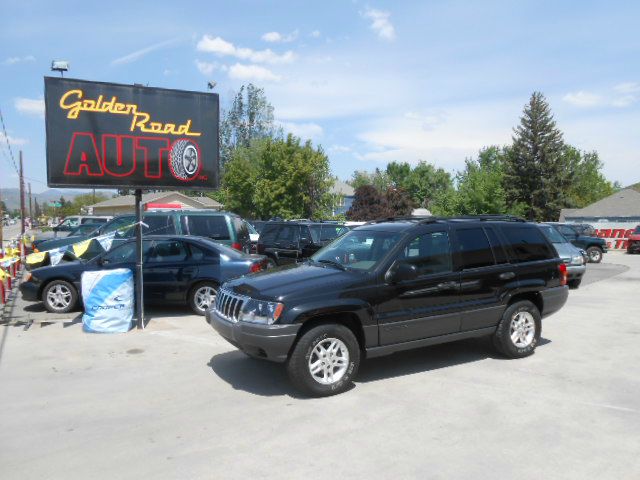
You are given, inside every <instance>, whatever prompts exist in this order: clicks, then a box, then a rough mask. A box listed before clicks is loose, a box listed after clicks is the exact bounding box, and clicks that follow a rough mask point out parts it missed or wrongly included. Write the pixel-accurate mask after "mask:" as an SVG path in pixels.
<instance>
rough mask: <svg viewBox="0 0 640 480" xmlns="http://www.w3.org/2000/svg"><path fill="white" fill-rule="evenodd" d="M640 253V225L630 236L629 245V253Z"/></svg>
mask: <svg viewBox="0 0 640 480" xmlns="http://www.w3.org/2000/svg"><path fill="white" fill-rule="evenodd" d="M638 252H640V225H638V226H637V227H636V229H635V230H634V231H633V233H632V234H631V235H630V236H629V243H627V253H638Z"/></svg>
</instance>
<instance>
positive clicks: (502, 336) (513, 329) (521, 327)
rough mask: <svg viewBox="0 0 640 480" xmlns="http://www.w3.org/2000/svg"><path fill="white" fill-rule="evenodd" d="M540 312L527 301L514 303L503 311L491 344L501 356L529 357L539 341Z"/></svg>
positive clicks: (540, 327) (540, 328)
mask: <svg viewBox="0 0 640 480" xmlns="http://www.w3.org/2000/svg"><path fill="white" fill-rule="evenodd" d="M541 330H542V322H541V321H540V311H539V310H538V307H536V306H535V305H534V304H533V303H531V302H530V301H529V300H521V301H519V302H515V303H513V304H511V305H509V307H507V309H506V310H505V311H504V314H503V315H502V320H500V323H499V324H498V329H497V330H496V333H494V335H493V344H494V345H495V347H496V349H497V350H498V351H499V352H500V353H502V354H503V355H505V356H507V357H511V358H522V357H526V356H529V355H531V354H532V353H533V352H534V351H535V349H536V346H537V345H538V342H539V341H540V334H541Z"/></svg>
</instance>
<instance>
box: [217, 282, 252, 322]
mask: <svg viewBox="0 0 640 480" xmlns="http://www.w3.org/2000/svg"><path fill="white" fill-rule="evenodd" d="M246 300H247V297H243V296H242V295H236V294H235V293H231V292H229V291H228V290H222V289H221V290H220V291H218V294H217V295H216V303H215V306H214V310H215V312H216V313H217V314H218V315H220V316H221V317H222V318H224V319H225V320H229V321H230V322H237V321H238V318H239V317H240V311H241V310H242V306H243V305H244V302H245V301H246Z"/></svg>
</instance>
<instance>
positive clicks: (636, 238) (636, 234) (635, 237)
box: [628, 233, 640, 241]
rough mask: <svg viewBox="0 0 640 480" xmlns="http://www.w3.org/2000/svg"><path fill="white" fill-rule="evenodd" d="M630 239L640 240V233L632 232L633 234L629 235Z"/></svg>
mask: <svg viewBox="0 0 640 480" xmlns="http://www.w3.org/2000/svg"><path fill="white" fill-rule="evenodd" d="M628 240H634V241H638V240H640V233H632V234H631V235H629V238H628Z"/></svg>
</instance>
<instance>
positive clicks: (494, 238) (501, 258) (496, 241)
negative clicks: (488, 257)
mask: <svg viewBox="0 0 640 480" xmlns="http://www.w3.org/2000/svg"><path fill="white" fill-rule="evenodd" d="M485 233H486V234H487V237H488V238H489V243H490V244H491V247H492V248H493V256H494V257H495V258H496V263H497V264H498V265H500V264H503V263H509V258H508V257H507V252H505V251H504V246H503V245H502V242H501V241H500V238H499V237H498V234H497V233H496V231H495V230H494V229H493V228H486V229H485Z"/></svg>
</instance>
